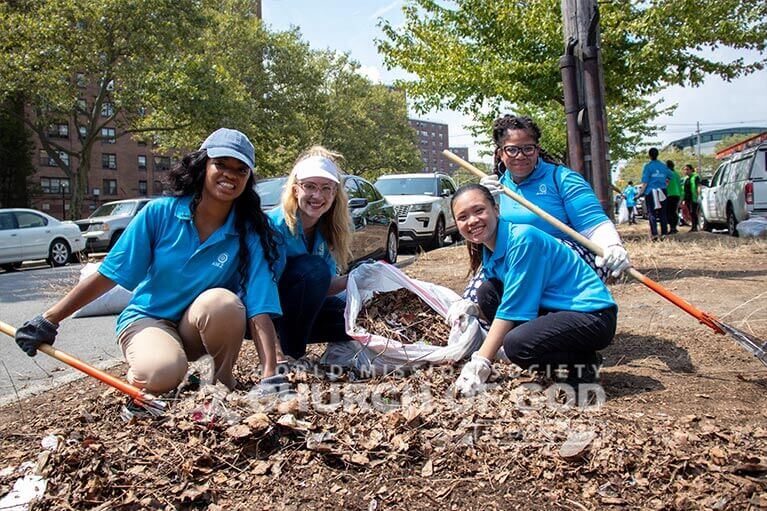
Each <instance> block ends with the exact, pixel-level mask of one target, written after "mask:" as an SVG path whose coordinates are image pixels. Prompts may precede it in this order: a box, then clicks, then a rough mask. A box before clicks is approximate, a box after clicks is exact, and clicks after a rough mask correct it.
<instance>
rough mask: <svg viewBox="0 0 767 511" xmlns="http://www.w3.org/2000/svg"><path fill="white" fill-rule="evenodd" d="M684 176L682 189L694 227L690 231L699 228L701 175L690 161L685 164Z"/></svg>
mask: <svg viewBox="0 0 767 511" xmlns="http://www.w3.org/2000/svg"><path fill="white" fill-rule="evenodd" d="M684 173H685V175H686V176H687V177H685V178H684V182H683V183H682V189H683V190H684V203H685V205H686V206H687V210H688V211H689V212H690V222H691V223H692V227H691V228H690V232H693V231H697V230H698V204H699V203H700V197H699V196H698V194H699V193H700V176H698V174H697V173H696V172H695V167H693V166H692V165H690V164H689V163H688V164H687V165H685V166H684Z"/></svg>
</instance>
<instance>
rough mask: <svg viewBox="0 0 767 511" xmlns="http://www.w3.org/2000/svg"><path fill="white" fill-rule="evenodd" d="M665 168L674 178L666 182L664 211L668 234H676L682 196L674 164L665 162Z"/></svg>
mask: <svg viewBox="0 0 767 511" xmlns="http://www.w3.org/2000/svg"><path fill="white" fill-rule="evenodd" d="M666 167H668V169H669V170H670V171H671V173H672V174H673V175H674V177H672V178H670V179H669V181H668V186H666V209H667V213H668V226H669V231H668V232H669V234H676V233H677V232H679V231H677V227H678V226H679V200H680V196H681V195H682V187H681V183H680V177H679V173H678V172H677V171H676V170H674V162H673V161H672V160H666Z"/></svg>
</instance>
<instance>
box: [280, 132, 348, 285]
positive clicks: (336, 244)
mask: <svg viewBox="0 0 767 511" xmlns="http://www.w3.org/2000/svg"><path fill="white" fill-rule="evenodd" d="M312 156H320V157H322V158H327V159H329V160H330V161H332V162H333V163H335V164H336V165H337V166H338V167H339V168H340V165H339V161H340V160H342V159H343V156H341V155H340V154H339V153H334V152H332V151H329V150H328V149H325V148H324V147H322V146H319V145H315V146H312V147H310V148H309V149H306V150H305V151H304V152H302V153H301V154H300V155H299V156H298V158H296V161H295V162H294V163H293V168H294V169H295V167H296V165H297V164H298V162H300V161H302V160H305V159H306V158H309V157H312ZM339 177H341V176H339ZM296 184H297V179H296V174H295V172H292V171H291V173H290V175H289V176H288V181H287V183H286V184H285V189H284V190H283V191H282V210H283V211H284V213H285V223H286V224H287V225H288V229H290V232H291V234H293V236H295V235H296V233H297V232H296V231H297V229H298V227H297V225H298V199H296V194H295V193H294V191H293V190H294V185H296ZM317 228H318V229H319V230H320V233H322V237H323V238H325V241H327V243H328V247H329V248H330V253H331V254H333V259H334V260H335V262H336V266H337V267H338V269H339V270H340V271H341V272H345V271H346V268H347V267H348V266H349V260H350V259H351V257H352V230H351V224H350V222H349V198H348V197H347V196H346V190H344V184H343V182H341V183H339V184H338V185H337V186H336V195H335V198H334V199H333V204H332V205H331V206H330V209H329V210H327V211H326V212H325V213H323V214H322V216H321V217H320V220H319V222H318V224H317Z"/></svg>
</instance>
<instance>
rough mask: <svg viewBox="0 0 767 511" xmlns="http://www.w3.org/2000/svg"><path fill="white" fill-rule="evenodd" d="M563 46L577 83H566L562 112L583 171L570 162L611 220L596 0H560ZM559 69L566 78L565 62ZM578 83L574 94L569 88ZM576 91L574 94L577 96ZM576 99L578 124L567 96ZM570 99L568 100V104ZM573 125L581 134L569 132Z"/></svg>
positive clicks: (572, 152) (572, 151)
mask: <svg viewBox="0 0 767 511" xmlns="http://www.w3.org/2000/svg"><path fill="white" fill-rule="evenodd" d="M561 2H562V3H561V5H562V20H563V26H564V43H565V47H566V48H568V49H569V50H571V52H572V54H573V55H574V57H575V68H576V77H577V79H576V80H572V79H570V80H565V81H563V83H564V84H565V86H566V87H567V88H568V89H569V90H565V112H566V113H567V114H568V116H569V117H568V126H567V127H568V137H567V140H568V145H570V144H573V143H577V140H578V138H580V139H581V144H582V145H581V151H580V152H581V154H582V158H583V169H577V165H578V164H579V162H578V161H577V160H576V161H570V162H569V163H570V164H571V165H573V166H575V167H576V170H578V171H580V172H581V173H582V174H583V176H584V177H585V178H586V180H587V181H589V183H591V186H592V187H593V188H594V192H595V193H596V195H597V198H598V199H599V202H600V203H601V204H602V208H603V209H604V210H605V213H607V214H608V215H609V216H610V218H612V216H613V201H612V192H611V178H610V161H609V158H608V147H607V143H608V135H607V115H606V110H605V102H604V90H605V87H604V75H603V73H602V59H601V55H600V51H599V9H598V7H597V2H596V0H561ZM568 53H569V51H566V52H565V57H563V61H561V62H560V66H561V67H562V68H563V80H564V78H565V72H564V67H565V66H564V65H563V62H564V59H565V58H566V57H567V54H568ZM568 82H571V83H577V91H574V90H572V85H570V86H569V87H568ZM576 92H577V95H576ZM576 96H577V98H578V105H577V109H578V114H577V123H573V122H571V119H572V117H573V115H572V111H573V109H574V108H575V105H572V104H568V97H569V98H573V97H576ZM571 101H572V99H571V100H570V102H571ZM575 126H577V128H578V129H579V131H580V133H577V134H576V133H571V131H572V130H573V129H575ZM568 154H569V156H570V159H571V160H573V159H574V158H577V157H578V150H577V148H568Z"/></svg>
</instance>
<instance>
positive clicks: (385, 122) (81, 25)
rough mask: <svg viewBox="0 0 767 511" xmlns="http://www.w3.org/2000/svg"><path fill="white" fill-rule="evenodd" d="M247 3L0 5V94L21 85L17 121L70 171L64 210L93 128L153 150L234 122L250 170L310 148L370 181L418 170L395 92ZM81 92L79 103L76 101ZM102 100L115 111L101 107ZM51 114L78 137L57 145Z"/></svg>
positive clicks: (82, 187) (95, 139)
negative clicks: (245, 144)
mask: <svg viewBox="0 0 767 511" xmlns="http://www.w3.org/2000/svg"><path fill="white" fill-rule="evenodd" d="M252 5H253V3H252V1H250V0H217V1H215V2H214V1H212V0H48V1H46V2H32V1H29V2H21V1H20V2H14V3H13V5H11V4H9V3H0V50H2V51H1V52H0V76H3V78H4V79H3V80H2V81H0V101H1V100H3V99H4V98H6V97H10V96H12V95H14V94H18V93H22V92H23V93H24V95H25V98H26V100H27V102H28V104H29V105H30V106H31V109H32V111H33V113H34V115H28V116H24V121H25V122H26V123H27V125H28V127H29V128H30V129H31V130H33V131H34V132H35V133H36V134H37V136H38V137H39V138H40V140H41V143H42V145H43V148H44V149H45V150H47V151H48V154H49V155H50V157H51V158H53V159H54V160H55V161H56V162H57V164H58V166H59V167H61V169H62V170H63V171H64V173H65V174H66V175H67V176H68V177H69V178H70V179H71V182H72V193H73V197H72V205H71V209H70V211H71V212H72V213H71V214H72V215H75V216H76V215H77V214H78V212H79V211H80V209H81V202H82V199H83V197H84V195H85V193H86V191H87V189H88V185H87V183H88V173H89V170H90V165H91V156H92V154H93V153H94V152H95V151H97V150H98V149H97V147H98V146H97V145H96V144H97V143H99V142H100V141H101V136H100V133H101V128H102V127H104V126H107V127H115V128H116V134H117V136H118V137H121V136H133V137H134V138H141V139H145V140H147V141H149V142H151V143H153V144H155V147H156V148H157V149H158V150H160V151H170V150H172V149H173V148H183V150H184V151H186V150H189V149H194V148H196V147H197V146H198V145H199V144H200V141H201V140H203V139H204V137H205V136H206V135H207V134H208V133H210V132H211V131H213V130H214V129H216V128H219V127H221V126H227V127H232V128H237V129H240V130H242V131H243V132H245V133H247V134H248V136H249V137H250V138H251V139H252V140H253V142H254V145H255V147H256V170H257V173H258V174H259V175H262V176H271V175H280V174H286V173H287V172H288V171H289V170H290V168H291V166H292V163H293V161H294V159H295V158H296V156H297V155H298V154H299V152H300V151H302V150H303V149H305V148H306V147H308V146H310V145H313V144H323V145H326V146H327V147H328V148H330V149H333V150H336V151H339V152H341V153H342V154H344V156H345V157H346V164H345V167H346V168H347V169H348V170H349V171H351V172H355V173H361V174H365V175H367V176H368V177H371V178H372V177H375V176H376V175H378V174H379V173H382V172H389V171H393V170H398V171H415V170H417V169H418V168H420V165H421V163H420V158H419V156H418V150H417V148H416V145H415V134H414V132H413V131H412V129H410V127H409V126H408V123H407V112H406V108H405V101H404V97H403V96H402V95H401V94H392V93H389V92H388V90H387V89H386V88H385V87H383V86H379V85H374V84H372V83H371V82H370V81H369V80H367V79H366V78H363V77H362V76H360V75H359V73H358V70H359V64H357V63H356V62H354V61H352V60H350V58H349V57H348V56H347V55H339V54H336V53H334V52H329V51H315V50H312V49H310V48H309V46H308V44H306V43H305V42H304V41H302V40H301V35H300V33H299V32H298V31H297V30H291V31H286V32H269V31H268V30H266V29H265V28H264V26H263V24H262V23H261V21H260V20H259V19H258V18H256V17H255V13H254V12H253V8H252ZM78 75H82V77H83V78H84V80H85V81H86V82H87V83H89V84H90V85H89V86H88V87H89V88H88V89H84V88H82V87H81V86H79V85H78V83H77V82H78ZM93 96H95V100H93V101H91V100H89V102H88V103H87V105H86V108H84V109H83V108H81V107H80V106H79V105H78V99H79V98H81V97H88V98H91V97H93ZM106 103H111V104H113V105H114V106H115V108H114V114H111V115H106V116H103V115H101V112H102V106H103V105H104V104H106ZM56 122H67V123H68V124H69V126H70V130H72V129H74V127H75V126H77V127H83V128H85V132H86V134H87V135H86V136H85V137H81V139H80V140H78V143H75V144H70V143H61V140H60V139H59V140H57V139H55V138H51V137H49V136H48V133H47V132H48V126H49V125H50V124H51V123H56ZM75 131H77V130H75ZM60 152H64V153H66V154H68V155H69V159H68V160H69V162H71V164H68V163H67V161H66V160H65V159H63V158H61V157H60V156H59V153H60ZM177 152H178V151H177Z"/></svg>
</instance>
